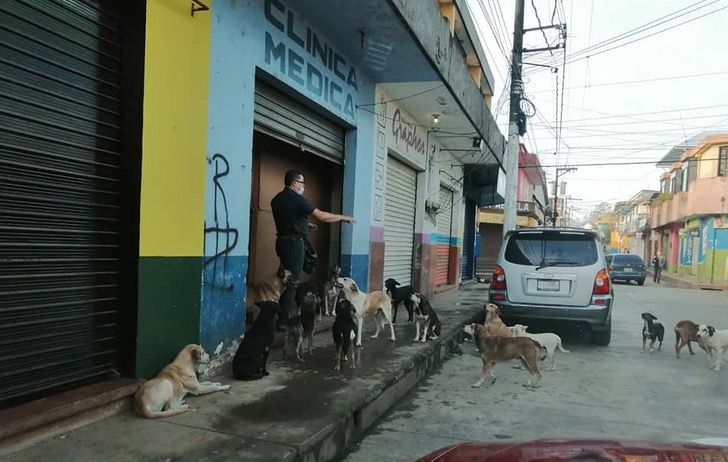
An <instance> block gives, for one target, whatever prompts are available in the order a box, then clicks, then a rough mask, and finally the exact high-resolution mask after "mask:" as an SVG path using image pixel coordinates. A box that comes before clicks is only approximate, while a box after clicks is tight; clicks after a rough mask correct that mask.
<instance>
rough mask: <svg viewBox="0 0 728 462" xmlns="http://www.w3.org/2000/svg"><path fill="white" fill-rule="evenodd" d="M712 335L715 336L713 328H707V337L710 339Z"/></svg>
mask: <svg viewBox="0 0 728 462" xmlns="http://www.w3.org/2000/svg"><path fill="white" fill-rule="evenodd" d="M714 334H715V327H713V326H708V335H709V336H711V337H712V336H713V335H714Z"/></svg>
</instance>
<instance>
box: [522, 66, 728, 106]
mask: <svg viewBox="0 0 728 462" xmlns="http://www.w3.org/2000/svg"><path fill="white" fill-rule="evenodd" d="M725 74H728V70H726V71H716V72H701V73H698V74H684V75H675V76H670V77H654V78H649V79H639V80H621V81H615V82H599V83H590V84H587V85H577V86H573V87H566V89H567V90H578V89H582V88H584V89H589V88H595V87H610V86H617V85H634V84H640V83H650V82H660V81H665V80H680V79H691V78H696V77H712V76H716V75H725ZM585 81H588V79H585ZM548 92H551V90H550V89H544V90H532V91H531V92H530V93H531V94H537V93H548ZM583 105H584V104H583V103H582V106H583Z"/></svg>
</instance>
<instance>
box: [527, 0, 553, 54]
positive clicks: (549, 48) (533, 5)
mask: <svg viewBox="0 0 728 462" xmlns="http://www.w3.org/2000/svg"><path fill="white" fill-rule="evenodd" d="M531 6H532V7H533V12H534V13H535V14H536V21H538V28H539V29H540V30H541V35H543V40H544V42H546V48H548V50H549V53H551V56H553V55H554V52H553V51H552V50H551V44H550V43H549V39H548V38H547V37H546V31H544V30H543V25H542V24H541V18H540V17H539V15H538V9H537V8H536V3H534V0H531Z"/></svg>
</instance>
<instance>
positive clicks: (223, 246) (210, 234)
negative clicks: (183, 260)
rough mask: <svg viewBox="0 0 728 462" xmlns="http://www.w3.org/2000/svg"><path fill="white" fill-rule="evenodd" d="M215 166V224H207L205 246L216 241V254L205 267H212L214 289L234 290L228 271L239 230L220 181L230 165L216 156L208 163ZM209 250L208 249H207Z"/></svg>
mask: <svg viewBox="0 0 728 462" xmlns="http://www.w3.org/2000/svg"><path fill="white" fill-rule="evenodd" d="M208 162H209V163H214V164H215V173H214V175H213V177H212V182H213V185H214V188H215V193H214V202H213V223H210V224H209V226H208V223H207V222H205V246H207V240H208V239H210V240H213V239H214V241H215V250H214V254H213V255H211V256H209V257H206V258H205V262H204V266H205V267H207V266H209V265H212V274H213V280H212V281H210V283H211V284H212V286H213V287H217V288H222V289H223V290H232V289H233V284H232V280H231V277H230V274H229V271H228V267H227V266H228V265H227V257H228V255H229V254H230V252H231V251H232V250H233V249H234V248H235V246H236V245H237V244H238V235H239V232H238V229H237V228H235V227H233V226H231V225H230V218H229V213H228V203H227V197H226V195H225V188H223V186H222V184H221V182H220V180H221V179H222V178H224V177H226V176H227V175H228V174H229V173H230V164H229V163H228V160H227V159H226V158H225V156H223V155H222V154H215V155H213V156H212V158H211V159H210V160H209V161H208ZM205 248H207V247H205Z"/></svg>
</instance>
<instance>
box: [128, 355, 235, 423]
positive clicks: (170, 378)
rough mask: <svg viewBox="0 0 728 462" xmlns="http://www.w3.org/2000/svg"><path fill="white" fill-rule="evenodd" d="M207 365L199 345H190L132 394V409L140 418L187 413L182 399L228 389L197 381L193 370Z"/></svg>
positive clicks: (206, 357) (219, 385)
mask: <svg viewBox="0 0 728 462" xmlns="http://www.w3.org/2000/svg"><path fill="white" fill-rule="evenodd" d="M209 363H210V355H208V354H207V353H205V350H203V349H202V347H201V346H200V345H194V344H190V345H187V346H186V347H184V348H183V349H182V351H180V352H179V354H177V357H176V358H175V359H174V361H172V362H171V363H170V364H168V365H167V366H165V368H164V369H162V371H161V372H160V373H159V374H158V375H157V376H156V377H154V378H153V379H150V380H147V381H146V382H144V384H143V385H142V386H141V387H139V389H138V390H137V392H136V393H135V394H134V409H135V410H136V412H137V413H139V414H140V415H142V416H144V417H150V418H153V417H169V416H173V415H177V414H181V413H183V412H187V411H189V410H190V408H189V405H188V404H187V403H185V401H184V397H185V396H186V395H187V394H188V393H190V394H193V395H206V394H208V393H215V392H216V391H225V390H228V389H230V385H223V384H222V383H219V382H198V381H197V368H198V367H199V366H201V365H203V364H209Z"/></svg>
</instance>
